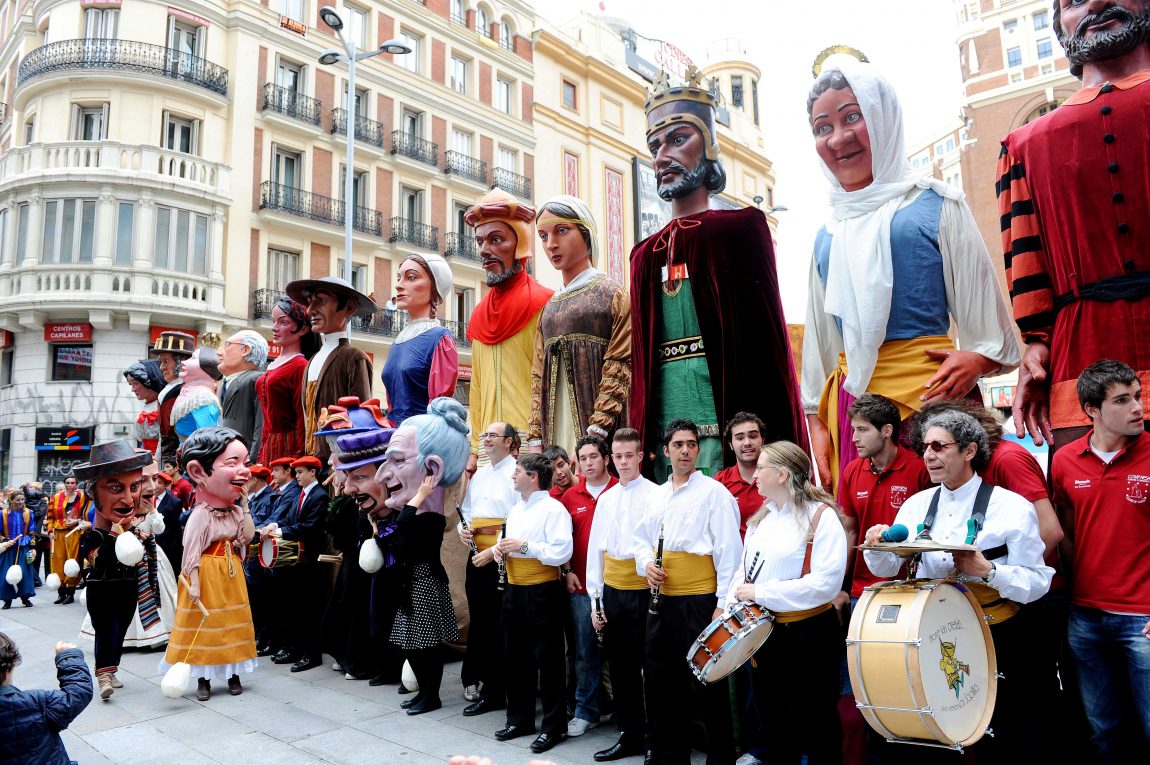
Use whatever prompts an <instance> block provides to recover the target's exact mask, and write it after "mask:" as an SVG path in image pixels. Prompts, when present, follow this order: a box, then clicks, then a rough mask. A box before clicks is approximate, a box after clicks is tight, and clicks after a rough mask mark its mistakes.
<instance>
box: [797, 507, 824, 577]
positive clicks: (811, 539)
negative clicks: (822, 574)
mask: <svg viewBox="0 0 1150 765" xmlns="http://www.w3.org/2000/svg"><path fill="white" fill-rule="evenodd" d="M826 509H827V505H826V503H825V502H824V503H823V504H821V505H819V508H818V510H815V514H814V515H813V516H812V517H811V530H810V532H809V533H808V534H807V552H806V554H805V555H804V556H803V571H802V573H801V574H799V576H800V577H804V576H806V575H807V574H809V573H811V552H812V551H813V550H814V546H815V531H816V530H817V529H818V527H819V519H820V518H822V517H823V511H824V510H826Z"/></svg>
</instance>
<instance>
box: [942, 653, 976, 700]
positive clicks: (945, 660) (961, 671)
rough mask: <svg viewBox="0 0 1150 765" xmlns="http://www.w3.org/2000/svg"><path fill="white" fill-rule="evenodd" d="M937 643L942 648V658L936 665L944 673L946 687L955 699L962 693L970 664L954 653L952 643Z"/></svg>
mask: <svg viewBox="0 0 1150 765" xmlns="http://www.w3.org/2000/svg"><path fill="white" fill-rule="evenodd" d="M939 645H940V647H941V648H942V659H941V660H939V662H938V666H939V669H941V670H942V672H943V674H944V675H946V685H947V687H948V688H950V689H952V690H953V691H954V697H955V698H956V699H957V698H958V697H959V696H960V695H961V694H962V685H963V683H965V682H966V678H967V676H968V675H969V674H970V665H969V664H966V663H965V662H963V661H961V660H960V659H958V658H957V657H956V656H955V655H954V651H955V648H954V643H946V642H943V643H940V644H939Z"/></svg>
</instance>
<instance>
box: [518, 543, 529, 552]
mask: <svg viewBox="0 0 1150 765" xmlns="http://www.w3.org/2000/svg"><path fill="white" fill-rule="evenodd" d="M528 549H529V548H528V547H527V543H526V542H524V543H523V544H521V545H519V554H520V555H526V554H527V550H528Z"/></svg>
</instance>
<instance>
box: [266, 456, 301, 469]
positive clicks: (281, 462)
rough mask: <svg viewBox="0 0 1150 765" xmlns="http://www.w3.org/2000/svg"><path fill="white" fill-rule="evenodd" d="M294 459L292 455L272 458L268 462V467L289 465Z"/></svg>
mask: <svg viewBox="0 0 1150 765" xmlns="http://www.w3.org/2000/svg"><path fill="white" fill-rule="evenodd" d="M294 461H295V458H293V457H280V458H279V459H278V460H272V461H271V462H269V463H268V467H291V464H292V462H294Z"/></svg>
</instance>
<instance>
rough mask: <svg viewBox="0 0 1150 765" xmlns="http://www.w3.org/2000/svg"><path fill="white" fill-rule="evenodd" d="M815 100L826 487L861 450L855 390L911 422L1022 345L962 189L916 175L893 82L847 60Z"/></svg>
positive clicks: (817, 369) (814, 393)
mask: <svg viewBox="0 0 1150 765" xmlns="http://www.w3.org/2000/svg"><path fill="white" fill-rule="evenodd" d="M807 109H808V111H809V113H810V118H811V129H812V131H813V132H814V136H815V150H816V151H817V152H818V155H819V159H820V160H822V163H823V172H824V174H825V175H826V176H827V179H828V180H829V181H830V182H831V186H832V190H831V219H830V221H829V222H828V223H827V225H826V226H825V227H824V228H823V229H822V230H821V231H819V233H818V235H817V236H816V239H815V254H814V258H813V259H812V264H811V278H810V286H809V290H808V298H807V322H806V331H805V333H804V336H803V408H804V409H805V411H806V413H807V422H808V424H809V426H810V429H811V441H812V445H813V446H814V451H815V457H816V459H818V461H819V463H820V468H821V472H822V474H823V482H824V484H825V485H828V486H829V485H830V478H829V477H828V472H829V473H830V475H831V476H833V480H834V481H835V482H836V483H837V481H838V476H839V466H840V465H846V463H847V462H849V461H850V460H851V459H853V458H854V457H855V456H857V453H856V452H855V451H854V444H853V442H852V440H851V430H850V419H849V418H848V417H847V415H846V411H847V409H848V408H849V407H850V405H851V403H852V402H853V401H854V399H855V397H856V396H861V395H862V394H863V393H867V392H870V393H878V394H880V395H882V396H886V397H887V398H889V399H891V400H892V401H893V402H894V403H895V405H896V406H898V408H899V412H900V413H901V414H902V416H903V419H906V418H907V417H909V416H910V415H911V414H913V413H914V412H915V411H917V410H919V409H921V408H922V405H923V404H924V403H925V402H926V401H930V400H934V399H940V398H956V397H957V398H961V397H963V396H966V395H967V394H969V393H970V392H971V390H972V389H973V388H974V387H975V385H977V383H978V378H979V377H980V376H982V375H987V374H992V373H994V372H995V371H998V370H1001V371H1008V370H1009V369H1012V368H1013V367H1015V366H1017V364H1018V360H1019V350H1018V343H1017V341H1016V340H1015V339H1014V331H1013V329H1012V328H1011V326H1010V313H1009V311H1008V310H1007V308H1006V304H1005V302H1004V301H1003V298H1002V293H1001V291H1000V290H999V287H998V279H997V277H996V276H995V273H994V266H993V265H992V264H991V262H990V256H989V255H988V254H987V252H986V246H985V245H984V244H983V242H982V238H981V236H980V235H979V232H978V225H977V224H976V223H975V220H974V216H973V215H972V214H971V212H970V208H968V207H967V205H966V202H965V201H963V194H962V192H961V191H959V190H958V189H955V188H953V187H951V186H948V185H947V184H945V183H943V182H942V181H938V180H935V179H933V178H915V177H914V175H913V173H912V171H911V168H910V164H909V163H908V162H907V160H906V150H905V146H904V143H903V133H902V110H901V108H900V106H899V102H898V98H897V97H896V96H895V93H894V90H893V89H892V88H891V86H890V84H889V83H887V82H886V81H885V80H884V79H882V78H881V77H879V76H878V75H877V74H876V73H875V72H874V70H873V69H872V68H871V67H870V66H869V65H867V64H863V63H859V62H857V61H854V60H851V59H846V60H844V61H842V62H841V63H838V64H836V65H835V66H833V67H831V66H828V67H827V68H826V69H824V71H823V72H822V73H821V74H820V75H819V77H818V79H817V80H815V84H814V87H813V88H812V89H811V94H810V97H809V98H808V99H807ZM952 319H953V323H954V326H955V327H956V329H957V339H958V343H957V347H956V344H955V342H954V341H953V340H952V339H951V338H950V337H949V336H948V334H947V333H948V331H949V329H950V326H951V320H952ZM828 467H829V468H830V470H829V471H828V470H827V468H828Z"/></svg>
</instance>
